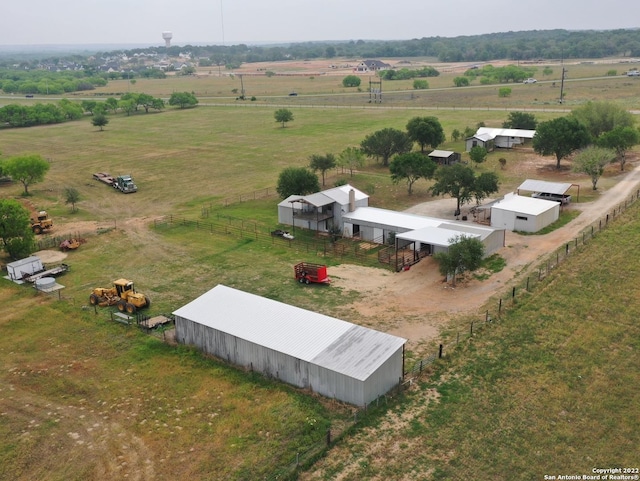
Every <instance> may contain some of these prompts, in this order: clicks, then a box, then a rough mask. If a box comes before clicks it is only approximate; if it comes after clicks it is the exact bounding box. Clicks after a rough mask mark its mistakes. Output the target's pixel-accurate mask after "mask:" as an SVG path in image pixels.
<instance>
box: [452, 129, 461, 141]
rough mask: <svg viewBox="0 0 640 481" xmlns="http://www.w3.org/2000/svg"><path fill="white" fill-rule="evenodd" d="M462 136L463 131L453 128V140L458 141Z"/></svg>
mask: <svg viewBox="0 0 640 481" xmlns="http://www.w3.org/2000/svg"><path fill="white" fill-rule="evenodd" d="M460 137H462V132H460V131H459V130H458V129H453V131H452V132H451V140H453V141H454V142H457V141H458V140H459V139H460Z"/></svg>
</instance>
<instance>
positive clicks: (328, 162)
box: [309, 154, 336, 187]
mask: <svg viewBox="0 0 640 481" xmlns="http://www.w3.org/2000/svg"><path fill="white" fill-rule="evenodd" d="M335 166H336V156H335V155H333V154H327V155H319V154H313V155H312V156H311V157H309V167H310V168H311V170H312V171H314V172H315V171H317V170H319V171H320V173H321V175H322V186H323V187H324V176H325V174H326V172H327V170H330V169H333V168H334V167H335Z"/></svg>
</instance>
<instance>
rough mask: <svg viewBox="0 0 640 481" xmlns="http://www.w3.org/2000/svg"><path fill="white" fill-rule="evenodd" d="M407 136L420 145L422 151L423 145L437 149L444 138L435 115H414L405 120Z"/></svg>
mask: <svg viewBox="0 0 640 481" xmlns="http://www.w3.org/2000/svg"><path fill="white" fill-rule="evenodd" d="M407 133H408V134H409V138H410V139H411V140H412V141H414V142H417V143H418V145H420V151H421V152H424V148H425V146H427V145H428V146H430V147H431V148H432V149H437V148H438V146H439V145H440V144H442V143H443V142H444V141H445V140H447V139H446V137H445V135H444V130H443V129H442V125H440V121H439V120H438V119H437V118H435V117H414V118H412V119H411V120H409V122H407Z"/></svg>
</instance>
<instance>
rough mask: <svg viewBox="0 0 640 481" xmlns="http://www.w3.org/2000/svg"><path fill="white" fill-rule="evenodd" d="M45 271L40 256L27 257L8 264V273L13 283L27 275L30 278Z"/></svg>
mask: <svg viewBox="0 0 640 481" xmlns="http://www.w3.org/2000/svg"><path fill="white" fill-rule="evenodd" d="M43 270H44V266H43V265H42V261H41V260H40V258H39V257H38V256H30V257H25V258H24V259H20V260H19V261H15V262H11V263H9V264H7V273H8V274H9V279H11V280H12V281H18V280H22V278H23V277H24V276H25V275H27V276H28V275H31V274H35V273H36V272H40V271H43Z"/></svg>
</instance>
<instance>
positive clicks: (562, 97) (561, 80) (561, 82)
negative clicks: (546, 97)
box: [560, 67, 566, 103]
mask: <svg viewBox="0 0 640 481" xmlns="http://www.w3.org/2000/svg"><path fill="white" fill-rule="evenodd" d="M565 73H566V70H565V68H564V67H562V78H561V79H560V103H562V102H563V101H564V74H565Z"/></svg>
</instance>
